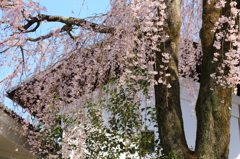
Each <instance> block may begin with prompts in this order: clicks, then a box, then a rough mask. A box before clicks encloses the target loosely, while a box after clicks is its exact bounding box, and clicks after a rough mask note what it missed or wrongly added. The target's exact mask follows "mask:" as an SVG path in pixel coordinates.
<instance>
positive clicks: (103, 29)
mask: <svg viewBox="0 0 240 159" xmlns="http://www.w3.org/2000/svg"><path fill="white" fill-rule="evenodd" d="M42 21H48V22H61V23H64V24H66V25H67V26H72V25H75V26H80V27H82V28H83V29H87V30H91V31H95V32H99V33H106V34H112V33H114V31H115V29H114V28H113V27H108V26H103V25H99V24H96V23H93V22H89V21H87V20H85V19H81V18H74V17H64V16H52V15H45V14H40V15H38V17H31V20H28V23H27V24H26V25H24V26H23V28H24V29H25V30H27V29H28V28H29V27H31V26H32V25H33V24H34V23H36V22H38V23H39V22H42Z"/></svg>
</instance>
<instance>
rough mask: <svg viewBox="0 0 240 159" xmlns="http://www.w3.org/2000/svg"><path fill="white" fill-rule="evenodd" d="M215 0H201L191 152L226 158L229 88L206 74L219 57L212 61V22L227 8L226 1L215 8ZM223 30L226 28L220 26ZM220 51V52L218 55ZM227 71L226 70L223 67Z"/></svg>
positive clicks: (201, 157)
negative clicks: (198, 70) (200, 62)
mask: <svg viewBox="0 0 240 159" xmlns="http://www.w3.org/2000/svg"><path fill="white" fill-rule="evenodd" d="M216 2H218V0H211V2H210V4H209V3H208V0H203V14H202V19H203V22H202V29H201V33H200V37H201V41H202V50H203V66H202V67H203V68H202V70H203V71H202V73H201V75H202V76H201V81H200V90H199V96H198V100H197V104H196V116H197V137H196V147H195V151H196V152H195V153H196V155H197V156H198V158H199V159H210V158H211V159H220V158H221V159H227V158H228V152H229V148H228V147H229V141H230V117H231V111H230V108H231V107H232V89H231V88H224V87H222V86H221V85H219V84H216V80H215V79H213V78H212V77H210V75H211V74H212V73H214V72H216V71H217V70H218V69H217V67H218V66H219V65H220V64H221V63H222V61H221V60H219V61H218V62H214V63H212V60H213V57H214V53H215V52H217V50H216V48H214V47H213V43H214V40H215V33H214V32H212V30H213V28H214V23H215V22H217V21H218V18H219V17H221V16H222V15H224V14H225V13H226V12H227V10H228V9H229V8H230V7H229V3H230V1H229V0H228V2H227V4H226V7H225V8H222V9H221V8H218V9H217V8H215V7H214V5H215V4H216ZM223 29H226V27H225V28H223ZM228 49H229V44H228V43H226V42H225V43H224V47H223V50H222V52H221V53H223V54H222V55H221V56H222V57H221V58H224V52H226V51H228ZM218 51H219V50H218ZM221 53H220V54H221ZM225 71H226V72H227V70H225Z"/></svg>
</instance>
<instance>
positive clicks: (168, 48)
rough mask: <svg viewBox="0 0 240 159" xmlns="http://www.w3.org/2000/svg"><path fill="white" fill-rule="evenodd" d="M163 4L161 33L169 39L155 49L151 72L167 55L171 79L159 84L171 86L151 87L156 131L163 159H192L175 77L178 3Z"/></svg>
mask: <svg viewBox="0 0 240 159" xmlns="http://www.w3.org/2000/svg"><path fill="white" fill-rule="evenodd" d="M165 3H166V5H167V9H166V12H167V14H168V19H167V24H168V28H167V29H166V30H165V31H166V33H167V35H168V36H169V39H168V40H167V41H166V42H164V44H162V46H159V48H160V49H161V52H156V53H155V68H154V69H155V71H158V72H159V71H161V70H162V68H160V67H159V66H160V65H163V62H162V58H163V56H162V53H163V52H164V53H169V55H170V56H171V59H170V61H169V63H168V64H167V65H168V70H167V72H166V73H170V74H171V76H170V77H166V76H165V79H163V80H166V81H167V84H170V85H171V88H168V87H167V84H158V85H155V86H154V89H155V98H156V99H155V105H156V109H157V122H158V131H159V137H160V141H161V146H162V148H163V153H164V154H165V155H171V154H175V155H177V156H178V157H177V158H178V159H183V158H187V159H190V158H192V153H191V151H190V150H189V149H188V146H187V143H186V139H185V134H184V129H183V119H182V111H181V106H180V86H179V75H178V43H179V37H180V27H181V11H180V0H172V1H170V0H165ZM159 77H160V76H159V75H156V76H155V80H158V79H159ZM169 157H170V156H169ZM170 158H171V157H170Z"/></svg>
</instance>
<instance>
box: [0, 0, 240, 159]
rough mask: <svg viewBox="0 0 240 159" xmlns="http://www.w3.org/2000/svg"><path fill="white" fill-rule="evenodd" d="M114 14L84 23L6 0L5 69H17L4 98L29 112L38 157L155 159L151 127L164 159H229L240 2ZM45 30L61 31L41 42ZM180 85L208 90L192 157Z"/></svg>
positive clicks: (153, 1) (117, 8)
mask: <svg viewBox="0 0 240 159" xmlns="http://www.w3.org/2000/svg"><path fill="white" fill-rule="evenodd" d="M110 6H111V9H110V10H109V11H108V12H107V13H106V14H103V15H98V16H94V17H91V18H86V19H81V18H78V17H63V16H57V15H47V14H43V13H44V12H45V11H46V8H45V7H43V6H41V4H39V3H38V2H35V1H32V0H25V1H24V0H18V1H11V0H0V7H1V20H0V22H1V25H0V29H1V32H0V35H1V40H0V46H1V47H0V54H1V59H0V66H1V67H11V68H12V69H13V72H12V73H11V74H9V75H8V76H7V77H6V78H4V79H3V80H2V81H1V86H2V88H3V89H2V94H1V97H3V96H5V93H6V91H8V92H7V96H8V97H9V98H11V99H12V100H14V101H15V102H16V103H17V104H19V105H21V106H22V107H23V108H24V109H25V110H27V111H28V112H29V113H30V114H31V115H30V116H29V117H30V118H32V119H31V120H28V119H27V118H26V119H25V120H24V121H23V125H24V130H25V132H24V134H23V135H26V136H27V137H28V139H29V144H30V145H31V146H32V150H31V151H32V152H33V153H35V154H38V155H43V156H44V155H45V157H46V158H54V157H55V158H69V157H75V158H104V157H105V158H119V156H120V155H121V154H123V153H124V154H126V155H127V156H129V157H134V155H137V156H141V157H149V156H148V155H149V154H148V152H147V151H145V150H144V144H143V143H148V142H150V141H148V140H146V141H143V140H142V137H143V136H142V134H141V132H142V130H143V129H144V130H145V129H146V130H147V128H148V127H149V124H150V123H153V124H155V126H156V127H157V128H158V137H157V138H156V139H155V141H154V142H155V145H156V149H157V150H156V152H157V153H156V154H155V155H156V156H155V157H157V158H164V157H165V158H166V157H169V158H179V159H181V158H187V159H195V158H199V159H209V158H211V159H219V158H222V159H224V158H228V152H229V149H228V146H229V140H230V116H231V105H232V95H233V93H234V92H235V91H236V88H235V87H236V85H237V84H238V83H239V72H240V71H239V53H240V52H239V47H240V43H239V16H240V15H239V14H240V12H239V9H240V3H237V1H235V0H195V1H191V0H181V1H180V0H171V1H170V0H132V1H129V0H110ZM42 23H61V24H63V26H62V27H61V28H54V29H52V30H51V31H50V32H49V33H47V34H45V35H39V36H36V35H34V34H33V33H34V32H36V31H37V30H39V29H40V27H41V25H42ZM198 34H199V35H200V36H199V38H198ZM182 77H184V78H186V79H191V80H194V81H198V82H200V88H199V95H198V98H197V102H196V117H197V131H196V136H197V137H196V146H195V148H194V150H192V149H190V148H189V147H188V145H187V142H186V138H185V134H184V128H183V119H182V112H181V105H180V84H179V82H180V80H181V78H182ZM22 78H26V79H25V80H23V81H22ZM16 81H17V82H19V81H20V83H19V84H18V85H17V87H13V84H14V82H15V83H16ZM234 90H235V91H234ZM153 95H154V96H155V103H151V97H152V96H153ZM144 103H145V104H144ZM33 116H34V117H33ZM30 125H33V126H31V129H29V128H30Z"/></svg>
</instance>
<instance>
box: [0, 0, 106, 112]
mask: <svg viewBox="0 0 240 159" xmlns="http://www.w3.org/2000/svg"><path fill="white" fill-rule="evenodd" d="M36 1H37V2H39V3H40V4H41V5H42V6H45V7H46V9H47V12H46V13H43V14H48V15H57V16H66V17H76V18H86V17H89V16H94V15H96V14H104V13H106V12H107V11H108V10H109V8H110V4H109V3H110V0H36ZM61 26H63V24H61V23H45V24H44V23H42V25H41V26H40V28H39V29H38V30H37V33H34V34H35V36H39V35H45V34H46V33H49V32H50V31H51V29H53V27H61ZM4 70H5V71H4ZM4 70H2V68H0V73H1V76H0V80H2V79H4V78H5V77H6V75H7V74H9V73H11V72H12V69H10V68H4ZM4 105H5V106H7V107H9V108H11V109H14V108H13V106H14V104H13V102H12V101H10V100H9V99H5V100H4ZM15 111H16V110H15Z"/></svg>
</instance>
